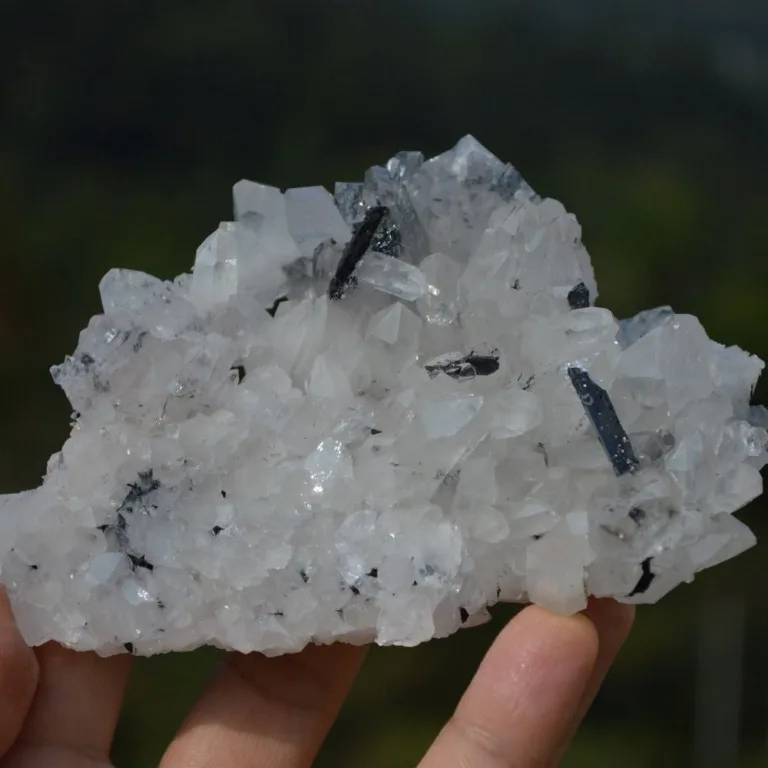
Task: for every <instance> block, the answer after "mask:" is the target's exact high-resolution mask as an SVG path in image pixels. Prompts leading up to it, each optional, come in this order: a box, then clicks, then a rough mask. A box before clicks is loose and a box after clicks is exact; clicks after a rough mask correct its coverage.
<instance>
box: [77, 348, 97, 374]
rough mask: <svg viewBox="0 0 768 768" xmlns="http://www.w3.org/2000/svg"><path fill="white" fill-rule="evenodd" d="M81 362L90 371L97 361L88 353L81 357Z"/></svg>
mask: <svg viewBox="0 0 768 768" xmlns="http://www.w3.org/2000/svg"><path fill="white" fill-rule="evenodd" d="M80 362H81V363H82V364H83V367H84V368H85V369H86V370H88V369H89V368H90V367H91V366H92V365H93V364H94V363H95V362H96V361H95V360H94V359H93V357H92V356H91V355H89V354H88V353H87V352H86V353H85V354H83V355H80Z"/></svg>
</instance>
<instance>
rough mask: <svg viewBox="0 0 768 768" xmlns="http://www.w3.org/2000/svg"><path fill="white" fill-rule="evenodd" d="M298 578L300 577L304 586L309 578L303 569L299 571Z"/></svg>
mask: <svg viewBox="0 0 768 768" xmlns="http://www.w3.org/2000/svg"><path fill="white" fill-rule="evenodd" d="M299 576H301V580H302V581H303V582H304V583H305V584H306V583H307V582H308V581H309V576H308V575H307V572H306V571H305V570H304V569H303V568H302V569H301V570H300V571H299Z"/></svg>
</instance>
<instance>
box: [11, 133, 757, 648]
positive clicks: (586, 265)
mask: <svg viewBox="0 0 768 768" xmlns="http://www.w3.org/2000/svg"><path fill="white" fill-rule="evenodd" d="M234 196H235V209H236V221H234V222H228V223H224V224H222V225H221V226H220V227H219V228H218V229H217V230H216V231H215V232H214V233H213V234H212V235H211V236H210V237H209V238H208V239H207V240H206V241H205V242H204V243H203V244H202V245H201V246H200V248H199V250H198V252H197V257H196V259H195V265H194V270H193V272H192V273H191V274H184V275H181V276H179V277H177V278H176V279H175V280H172V281H163V280H160V279H157V278H155V277H151V276H150V275H146V274H143V273H140V272H134V271H130V270H120V269H115V270H112V271H110V272H109V273H108V274H107V275H106V276H105V278H104V279H103V281H102V282H101V286H100V290H101V297H102V303H103V307H104V312H103V314H101V315H98V316H97V317H94V318H93V319H92V320H91V322H90V323H89V325H88V327H87V328H86V329H85V330H84V331H83V332H82V334H81V336H80V340H79V343H78V346H77V350H76V351H75V353H74V354H73V355H72V356H71V357H68V358H67V359H66V360H65V362H64V363H63V364H62V365H59V366H57V367H55V368H54V369H53V376H54V379H55V381H56V383H57V384H59V385H60V386H61V387H62V388H63V389H64V391H65V392H66V394H67V396H68V398H69V400H70V401H71V403H72V406H73V408H74V410H75V416H74V422H73V429H72V433H71V436H70V438H69V439H68V440H67V442H66V443H65V444H64V446H63V448H62V450H61V452H60V453H57V454H56V455H55V456H53V457H52V459H51V461H50V462H49V465H48V470H47V474H46V477H45V480H44V482H43V485H42V486H41V487H40V488H38V489H36V490H33V491H29V492H26V493H20V494H16V495H11V496H6V497H2V498H0V581H1V582H2V584H3V585H5V587H6V588H7V589H8V590H9V593H10V596H11V599H12V602H13V606H14V611H15V614H16V617H17V619H18V622H19V625H20V627H21V631H22V632H23V634H24V637H25V638H26V639H27V641H28V642H29V643H31V644H35V645H36V644H40V643H43V642H46V641H48V640H56V641H59V642H61V643H63V644H65V645H67V646H71V647H73V648H77V649H84V650H85V649H94V650H96V651H98V652H99V653H101V654H105V655H108V654H113V653H120V652H126V651H127V652H135V653H140V654H154V653H159V652H163V651H171V650H185V649H191V648H194V647H196V646H200V645H203V644H211V645H217V646H221V647H224V648H231V649H236V650H239V651H261V652H263V653H268V654H280V653H287V652H293V651H297V650H299V649H301V648H302V647H304V646H305V645H306V644H307V643H310V642H317V643H331V642H334V641H344V642H350V643H364V642H370V641H376V642H378V643H382V644H400V645H414V644H416V643H420V642H423V641H425V640H428V639H430V638H432V637H442V636H446V635H449V634H451V633H452V632H454V631H456V630H457V629H458V628H460V627H461V626H470V625H473V624H477V623H479V622H481V621H483V620H484V619H485V618H487V612H486V609H487V607H488V606H489V605H491V604H493V603H495V602H498V601H525V600H531V601H533V602H535V603H538V604H540V605H542V606H545V607H546V608H548V609H551V610H553V611H558V612H562V613H571V612H575V611H578V610H580V609H582V608H584V606H585V604H586V600H587V597H588V595H597V596H612V597H615V598H616V599H618V600H620V601H624V602H653V601H656V600H658V599H659V598H660V597H661V596H662V595H664V594H666V593H667V592H669V591H670V590H671V589H672V588H674V587H675V586H676V585H678V584H680V583H681V582H684V581H690V580H691V579H692V578H693V575H694V574H695V573H696V571H698V570H700V569H702V568H706V567H709V566H711V565H714V564H716V563H719V562H721V561H723V560H726V559H727V558H730V557H732V556H734V555H736V554H738V553H739V552H741V551H743V550H745V549H747V548H748V547H750V546H752V544H753V543H754V537H753V536H752V534H751V533H750V531H749V530H748V529H747V528H746V527H745V526H744V525H743V524H742V523H740V522H739V521H738V520H737V519H736V518H735V517H733V516H732V513H733V512H734V511H736V510H738V509H739V508H741V507H742V506H744V505H745V504H746V503H747V502H749V501H750V500H752V499H754V498H755V497H756V496H758V495H759V494H760V493H761V490H762V481H761V476H760V468H761V467H762V466H763V465H765V464H766V463H768V452H767V450H766V444H767V441H768V433H767V432H766V427H768V412H766V410H765V409H762V408H759V407H755V406H750V397H751V394H752V391H753V388H754V385H755V382H756V381H757V378H758V375H759V373H760V371H761V369H762V367H763V363H762V362H761V361H760V360H758V359H757V358H755V357H752V356H750V355H749V354H747V353H746V352H743V351H742V350H740V349H738V348H737V347H724V346H722V345H720V344H718V343H716V342H714V341H711V340H710V339H709V338H708V337H707V334H706V333H705V331H704V329H703V328H702V326H701V324H700V323H699V322H698V321H697V320H696V318H694V317H691V316H689V315H677V314H675V313H674V312H673V311H672V310H671V309H669V308H666V307H662V308H659V309H654V310H651V311H648V312H643V313H641V314H640V315H638V316H637V317H634V318H631V319H629V320H625V321H617V320H616V319H615V318H614V316H613V315H612V314H611V313H610V312H609V311H608V310H606V309H601V308H598V307H596V306H594V300H595V298H596V296H597V286H596V284H595V279H594V275H593V271H592V267H591V265H590V261H589V257H588V255H587V252H586V251H585V249H584V247H583V246H582V244H581V232H580V228H579V225H578V224H577V222H576V220H575V219H574V218H573V217H572V216H571V215H569V214H568V213H566V211H565V209H564V208H563V206H562V205H561V204H560V203H558V202H556V201H555V200H551V199H545V198H541V197H539V196H538V195H536V194H535V193H534V192H533V190H532V189H531V188H530V187H529V186H528V185H527V184H526V183H525V182H524V181H523V180H522V179H521V177H520V175H519V174H518V173H517V171H516V170H515V169H514V168H512V167H511V166H509V165H506V164H504V163H503V162H501V161H500V160H498V159H497V158H496V157H494V156H493V155H492V154H491V153H490V152H488V151H487V150H486V149H485V148H483V147H482V146H481V145H480V144H478V143H477V142H476V141H475V140H474V139H472V138H471V137H466V138H464V139H462V140H461V141H460V142H459V144H458V145H457V146H456V147H455V148H454V149H452V150H450V151H449V152H446V153H445V154H443V155H440V156H438V157H435V158H433V159H431V160H425V159H424V158H423V157H422V156H421V155H420V154H418V153H401V154H399V155H397V156H396V157H395V158H393V159H392V160H390V161H389V163H387V164H386V165H385V166H382V167H375V168H372V169H370V170H369V171H368V173H367V174H366V176H365V179H364V181H363V182H362V183H349V184H338V185H337V186H336V189H335V193H334V194H333V195H332V194H331V193H330V192H328V191H326V190H325V189H323V188H322V187H308V188H302V189H291V190H288V191H287V192H285V193H282V192H280V191H279V190H277V189H275V188H272V187H268V186H264V185H260V184H255V183H252V182H248V181H241V182H239V183H238V184H237V185H235V188H234Z"/></svg>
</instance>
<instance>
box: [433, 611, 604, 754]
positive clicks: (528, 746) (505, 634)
mask: <svg viewBox="0 0 768 768" xmlns="http://www.w3.org/2000/svg"><path fill="white" fill-rule="evenodd" d="M597 655H598V636H597V631H596V630H595V627H594V625H593V624H592V622H590V620H589V619H588V618H586V617H585V616H582V615H577V616H571V617H564V616H555V615H552V614H549V613H547V612H546V611H543V610H542V609H540V608H537V607H535V606H531V607H529V608H526V609H525V610H523V611H522V612H521V613H519V614H518V615H517V616H516V617H515V618H514V619H513V620H512V621H511V622H510V623H509V624H508V625H507V626H506V627H505V628H504V630H503V631H502V632H501V634H500V635H499V636H498V638H497V639H496V642H495V643H494V644H493V645H492V646H491V649H490V651H489V652H488V654H487V655H486V657H485V659H484V660H483V663H482V664H481V665H480V669H479V670H478V672H477V674H476V675H475V678H474V680H473V681H472V683H470V686H469V688H468V689H467V691H466V693H465V694H464V696H463V698H462V700H461V702H460V703H459V706H458V708H457V709H456V712H455V714H454V716H453V718H451V720H450V721H449V722H448V724H447V725H446V726H445V728H444V729H443V730H442V732H441V733H440V735H439V736H438V738H437V740H436V741H435V743H434V744H433V745H432V747H431V748H430V750H429V752H428V753H427V755H426V757H425V758H424V760H423V761H422V763H421V767H420V768H454V767H455V768H530V767H531V766H536V767H537V768H540V767H542V766H552V765H555V764H556V760H557V756H558V754H559V753H560V751H561V750H562V745H563V744H564V743H565V742H566V740H567V739H568V737H569V735H570V731H571V723H572V722H573V718H574V716H575V713H576V709H577V707H578V706H579V702H580V701H581V698H582V697H583V696H584V694H585V691H586V687H587V685H588V683H589V681H590V677H591V675H592V672H593V670H594V668H595V663H596V660H597Z"/></svg>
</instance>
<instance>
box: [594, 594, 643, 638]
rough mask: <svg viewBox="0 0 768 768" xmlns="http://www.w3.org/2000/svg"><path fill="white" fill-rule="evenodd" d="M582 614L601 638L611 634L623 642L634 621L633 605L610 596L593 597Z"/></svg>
mask: <svg viewBox="0 0 768 768" xmlns="http://www.w3.org/2000/svg"><path fill="white" fill-rule="evenodd" d="M584 615H586V616H588V617H589V619H590V620H591V621H592V623H593V624H594V625H595V627H596V628H597V631H598V634H599V635H600V637H601V638H603V637H605V636H606V635H611V636H612V637H615V638H616V639H617V640H619V642H621V643H623V642H624V640H626V639H627V637H629V633H630V632H631V630H632V627H633V626H634V623H635V606H634V605H626V604H624V603H617V602H616V601H615V600H612V599H610V598H595V597H593V598H590V600H589V604H588V605H587V608H586V610H585V611H584Z"/></svg>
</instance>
